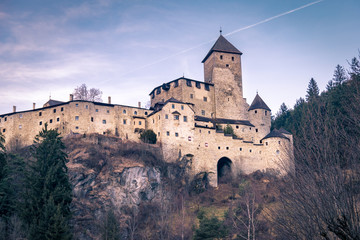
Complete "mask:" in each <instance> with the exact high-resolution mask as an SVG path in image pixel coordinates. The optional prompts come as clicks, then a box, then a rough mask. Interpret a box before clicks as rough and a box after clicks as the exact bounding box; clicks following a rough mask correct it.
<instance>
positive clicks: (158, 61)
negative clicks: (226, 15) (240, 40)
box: [103, 0, 325, 83]
mask: <svg viewBox="0 0 360 240" xmlns="http://www.w3.org/2000/svg"><path fill="white" fill-rule="evenodd" d="M323 1H325V0H318V1H315V2H311V3H308V4H305V5H303V6H300V7H298V8H295V9H292V10H290V11H287V12H284V13H281V14H278V15H276V16H273V17H270V18H267V19H265V20H262V21H260V22H257V23H254V24H251V25H249V26H246V27H243V28H239V29H236V30H234V31H232V32H229V33H227V34H224V36H230V35H233V34H235V33H238V32H240V31H243V30H246V29H249V28H253V27H255V26H258V25H260V24H263V23H267V22H270V21H272V20H274V19H276V18H279V17H282V16H285V15H288V14H290V13H293V12H296V11H299V10H301V9H304V8H307V7H310V6H312V5H314V4H317V3H320V2H323ZM216 39H217V38H214V39H212V40H209V41H206V42H203V43H200V44H198V45H196V46H193V47H190V48H187V49H184V50H182V51H180V52H177V53H174V54H172V55H169V56H167V57H164V58H161V59H158V60H156V61H154V62H152V63H149V64H146V65H144V66H142V67H139V68H136V69H133V70H131V71H129V72H126V73H124V74H122V75H121V76H120V77H123V76H126V75H128V74H130V73H133V72H136V71H139V70H141V69H144V68H147V67H150V66H153V65H155V64H158V63H160V62H164V61H166V60H168V59H169V58H173V57H176V56H178V55H181V54H183V53H186V52H189V51H191V50H193V49H196V48H199V47H201V46H203V45H206V44H208V43H212V42H214V41H215V40H216ZM108 81H110V80H108ZM108 81H104V82H103V83H105V82H108Z"/></svg>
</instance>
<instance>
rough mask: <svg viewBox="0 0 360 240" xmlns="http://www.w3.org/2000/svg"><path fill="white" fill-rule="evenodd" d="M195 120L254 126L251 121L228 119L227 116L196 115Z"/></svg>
mask: <svg viewBox="0 0 360 240" xmlns="http://www.w3.org/2000/svg"><path fill="white" fill-rule="evenodd" d="M195 121H198V122H213V123H215V124H216V123H218V124H239V125H245V126H250V127H254V125H252V124H251V123H250V122H249V121H247V120H235V119H226V118H207V117H203V116H195Z"/></svg>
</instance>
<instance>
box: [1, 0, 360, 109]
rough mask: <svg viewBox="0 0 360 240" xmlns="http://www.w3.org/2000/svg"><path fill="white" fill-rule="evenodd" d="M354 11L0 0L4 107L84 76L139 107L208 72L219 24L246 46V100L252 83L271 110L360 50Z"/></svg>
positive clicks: (278, 0) (283, 3) (344, 7)
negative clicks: (166, 87) (163, 89)
mask: <svg viewBox="0 0 360 240" xmlns="http://www.w3.org/2000/svg"><path fill="white" fill-rule="evenodd" d="M359 13H360V1H359V0H320V1H314V0H252V1H250V0H226V1H225V0H217V1H215V0H192V1H187V0H183V1H173V0H166V1H165V0H164V1H158V0H87V1H84V0H76V1H74V0H62V1H49V0H32V1H29V0H0V114H4V113H8V112H12V106H17V111H23V110H29V109H32V103H33V102H35V103H36V106H37V107H41V106H42V105H43V104H44V103H45V102H46V101H48V100H49V98H50V96H51V99H55V100H59V101H68V100H69V94H70V93H72V92H73V91H74V89H75V88H76V87H77V86H80V85H81V84H83V83H85V84H86V85H87V86H88V87H89V88H99V89H100V90H101V91H102V92H103V100H104V102H106V101H107V97H108V96H111V97H112V103H115V104H122V105H130V106H137V103H138V102H139V101H140V102H141V103H142V106H145V105H146V103H147V102H148V101H149V100H150V98H149V95H148V94H149V93H150V92H151V91H152V89H153V88H155V87H156V86H159V85H161V84H162V83H165V82H169V81H171V80H174V79H176V78H179V77H182V76H185V77H187V78H191V79H195V80H199V81H203V80H204V73H203V65H202V63H201V61H202V60H203V58H204V57H205V55H206V54H207V52H208V51H209V50H210V48H211V47H212V45H213V44H214V43H215V41H216V39H217V38H218V36H219V29H220V27H221V29H222V33H223V35H224V36H225V37H226V38H227V39H228V40H229V41H230V42H231V43H232V44H233V45H234V46H235V47H237V48H238V49H239V50H240V51H241V52H243V55H242V70H243V89H244V97H245V98H247V102H248V103H249V104H251V102H252V100H253V99H254V97H255V95H256V92H257V91H258V93H259V95H260V96H261V97H262V99H263V100H264V101H265V102H266V103H267V105H268V106H269V107H270V108H271V109H272V114H275V113H276V112H277V111H278V109H279V107H280V105H281V103H283V102H285V103H286V105H288V106H289V107H293V105H294V104H295V102H296V99H299V98H300V97H305V94H306V89H307V85H308V83H309V80H310V79H311V78H312V77H313V78H314V79H315V80H316V81H317V83H318V85H319V88H320V90H321V91H323V90H325V87H326V84H327V82H328V81H329V80H330V79H331V78H332V75H333V72H334V69H335V66H336V65H337V64H340V65H343V66H344V67H345V68H348V61H349V60H351V58H353V57H355V56H358V55H359V49H360V31H359V29H360V19H359Z"/></svg>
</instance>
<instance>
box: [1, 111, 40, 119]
mask: <svg viewBox="0 0 360 240" xmlns="http://www.w3.org/2000/svg"><path fill="white" fill-rule="evenodd" d="M41 115H42V112H39V116H40V117H41ZM5 121H6V118H5Z"/></svg>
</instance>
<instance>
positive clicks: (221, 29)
mask: <svg viewBox="0 0 360 240" xmlns="http://www.w3.org/2000/svg"><path fill="white" fill-rule="evenodd" d="M220 35H222V29H221V26H220Z"/></svg>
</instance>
